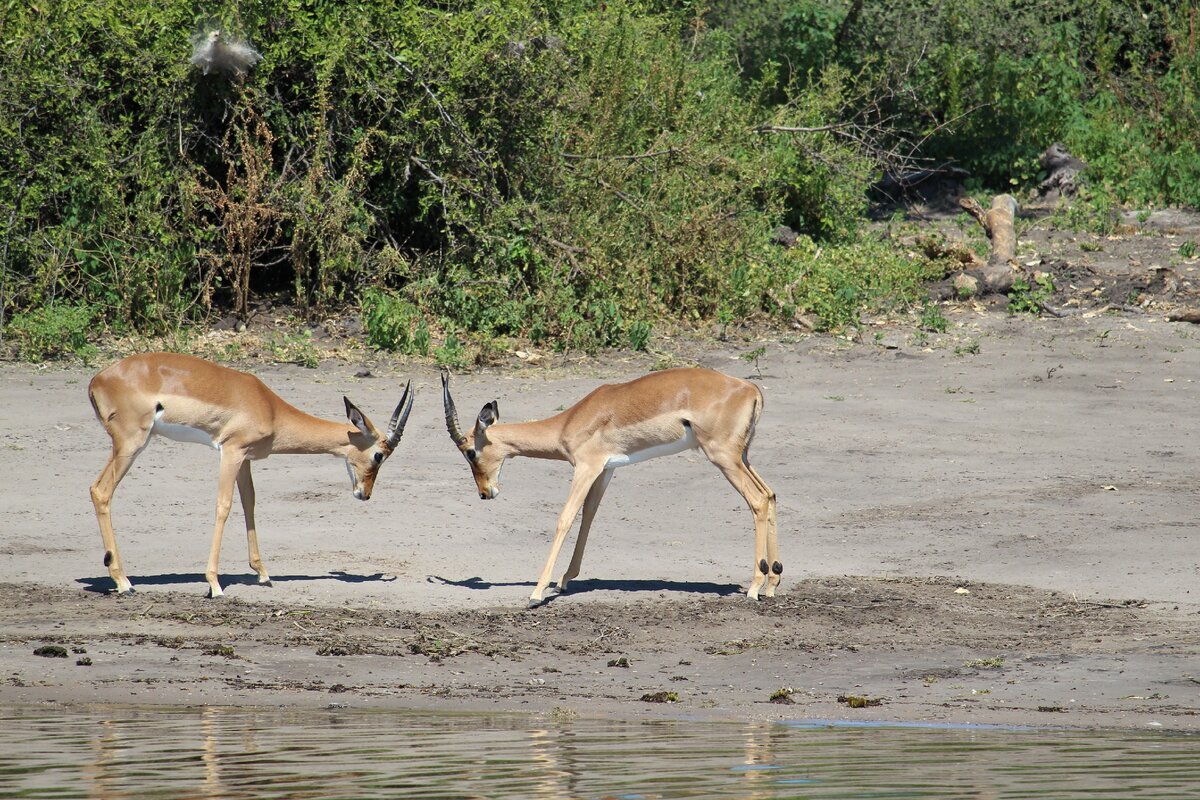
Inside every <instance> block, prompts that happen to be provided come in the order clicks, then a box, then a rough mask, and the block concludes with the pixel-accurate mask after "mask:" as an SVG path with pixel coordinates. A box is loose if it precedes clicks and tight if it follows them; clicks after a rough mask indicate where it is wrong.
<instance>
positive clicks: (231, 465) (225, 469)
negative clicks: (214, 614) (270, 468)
mask: <svg viewBox="0 0 1200 800" xmlns="http://www.w3.org/2000/svg"><path fill="white" fill-rule="evenodd" d="M244 459H245V456H244V454H242V453H235V452H232V451H231V449H229V448H227V449H224V450H222V451H221V470H220V473H219V475H218V477H217V519H216V522H215V524H214V525H213V539H212V548H211V549H210V550H209V551H208V567H207V568H206V569H205V571H204V577H205V578H206V579H207V580H208V596H209V597H220V596H222V595H223V594H224V592H223V591H222V590H221V581H220V576H219V574H218V572H217V565H218V563H219V562H220V560H221V537H222V536H223V535H224V534H225V520H226V519H228V518H229V509H230V508H231V507H232V506H233V486H234V484H235V483H237V481H238V474H239V473H240V472H241V470H242V464H244V463H245V460H244Z"/></svg>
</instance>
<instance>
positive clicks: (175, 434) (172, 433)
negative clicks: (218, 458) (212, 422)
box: [150, 409, 221, 450]
mask: <svg viewBox="0 0 1200 800" xmlns="http://www.w3.org/2000/svg"><path fill="white" fill-rule="evenodd" d="M164 413H165V409H159V410H158V411H157V412H156V413H155V414H154V427H152V428H151V429H150V433H152V434H156V435H158V436H165V437H166V438H168V439H174V440H175V441H177V442H192V443H195V444H203V445H208V446H209V447H211V448H213V449H215V450H220V449H221V445H219V444H217V442H216V441H215V440H214V439H213V438H212V435H211V434H209V433H208V431H205V430H201V429H200V428H193V427H192V426H190V425H179V424H178V423H175V422H163V418H162V416H163V414H164Z"/></svg>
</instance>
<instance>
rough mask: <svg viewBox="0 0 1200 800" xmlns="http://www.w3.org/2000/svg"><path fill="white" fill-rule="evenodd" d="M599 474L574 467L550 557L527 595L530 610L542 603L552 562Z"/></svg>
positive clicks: (548, 582)
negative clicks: (531, 590) (535, 584)
mask: <svg viewBox="0 0 1200 800" xmlns="http://www.w3.org/2000/svg"><path fill="white" fill-rule="evenodd" d="M600 472H601V470H600V469H599V468H585V467H581V466H578V465H577V466H576V467H575V476H574V477H573V478H572V479H571V492H570V494H568V495H567V503H566V505H564V506H563V510H562V513H560V514H559V515H558V529H557V530H556V531H555V532H554V542H553V543H552V544H551V545H550V557H549V558H547V559H546V566H545V568H544V569H542V576H541V577H540V578H538V582H537V586H535V587H534V589H533V594H531V595H529V607H530V608H533V607H534V606H537V605H539V604H540V603H541V602H542V601H543V599H544V598H543V595H544V593H545V591H546V587H547V586H549V585H550V576H551V575H552V574H553V573H554V562H555V561H557V560H558V551H559V550H561V549H562V546H563V541H565V540H566V538H567V534H568V533H569V532H570V531H571V525H572V523H574V522H575V515H576V514H578V513H579V507H580V506H581V505H583V500H584V498H585V497H586V496H587V494H588V492H589V491H590V490H591V488H592V484H593V483H595V482H596V479H597V478H598V477H599V475H600Z"/></svg>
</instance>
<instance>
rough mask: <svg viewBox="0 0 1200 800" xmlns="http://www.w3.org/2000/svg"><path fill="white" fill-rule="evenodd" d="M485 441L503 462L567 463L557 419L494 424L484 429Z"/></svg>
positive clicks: (560, 427)
mask: <svg viewBox="0 0 1200 800" xmlns="http://www.w3.org/2000/svg"><path fill="white" fill-rule="evenodd" d="M487 437H488V441H489V442H491V443H492V444H494V445H495V446H497V447H499V448H500V450H501V452H502V453H504V457H505V458H512V457H514V456H525V457H526V458H549V459H553V460H555V461H569V460H570V459H569V458H568V457H567V453H566V450H564V449H563V442H562V423H561V422H559V420H558V417H550V418H549V419H540V420H536V421H534V422H508V423H504V422H497V423H496V424H495V425H493V426H491V427H490V428H488V429H487Z"/></svg>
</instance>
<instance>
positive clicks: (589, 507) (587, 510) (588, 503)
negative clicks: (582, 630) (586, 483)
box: [558, 469, 613, 592]
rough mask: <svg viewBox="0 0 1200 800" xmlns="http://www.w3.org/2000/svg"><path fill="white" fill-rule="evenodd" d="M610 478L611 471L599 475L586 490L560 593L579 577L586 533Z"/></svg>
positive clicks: (559, 588)
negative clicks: (573, 548)
mask: <svg viewBox="0 0 1200 800" xmlns="http://www.w3.org/2000/svg"><path fill="white" fill-rule="evenodd" d="M612 476H613V470H611V469H606V470H604V472H602V473H600V477H599V478H596V480H594V481H592V488H591V489H588V493H587V497H585V498H584V500H583V520H582V521H581V522H580V523H579V536H578V537H576V539H575V552H573V553H572V554H571V564H570V565H569V566H568V567H567V571H566V572H564V573H563V576H562V578H561V579H560V580H559V581H558V591H560V592H565V591H566V590H567V584H568V583H570V582H571V581H572V580H574V579H575V578H576V577H577V576H578V575H579V567H580V566H581V565H582V564H583V548H585V547H586V546H587V539H588V531H590V530H591V528H592V520H593V519H594V518H595V517H596V509H597V508H599V507H600V501H601V500H602V499H603V498H604V490H605V489H607V488H608V482H609V481H611V480H612Z"/></svg>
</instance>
